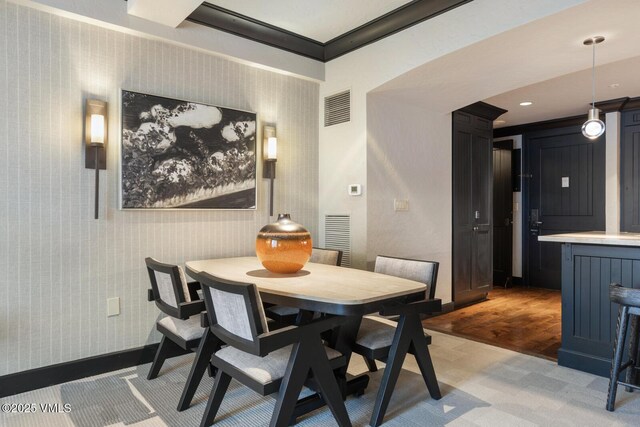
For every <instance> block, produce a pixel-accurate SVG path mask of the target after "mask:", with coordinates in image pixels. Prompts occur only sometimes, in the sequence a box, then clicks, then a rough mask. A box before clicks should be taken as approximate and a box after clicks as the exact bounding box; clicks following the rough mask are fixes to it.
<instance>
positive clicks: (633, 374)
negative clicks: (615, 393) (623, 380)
mask: <svg viewBox="0 0 640 427" xmlns="http://www.w3.org/2000/svg"><path fill="white" fill-rule="evenodd" d="M629 316H630V317H631V327H630V328H629V360H633V363H632V364H631V366H629V368H628V369H627V383H629V384H635V383H636V380H637V376H638V375H637V373H638V372H637V370H636V369H635V368H636V367H637V366H638V341H639V340H638V332H640V331H638V316H636V315H633V314H630V315H629ZM625 390H627V391H628V392H630V393H632V392H633V389H632V388H631V387H626V388H625Z"/></svg>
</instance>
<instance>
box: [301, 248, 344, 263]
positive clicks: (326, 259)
mask: <svg viewBox="0 0 640 427" xmlns="http://www.w3.org/2000/svg"><path fill="white" fill-rule="evenodd" d="M309 262H315V263H317V264H327V265H340V264H341V263H342V251H341V250H338V249H324V248H313V250H312V252H311V258H310V259H309Z"/></svg>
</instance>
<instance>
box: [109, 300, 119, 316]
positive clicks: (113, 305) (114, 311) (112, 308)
mask: <svg viewBox="0 0 640 427" xmlns="http://www.w3.org/2000/svg"><path fill="white" fill-rule="evenodd" d="M119 314H120V298H119V297H115V298H107V317H111V316H118V315H119Z"/></svg>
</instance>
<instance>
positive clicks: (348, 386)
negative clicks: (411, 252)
mask: <svg viewBox="0 0 640 427" xmlns="http://www.w3.org/2000/svg"><path fill="white" fill-rule="evenodd" d="M186 270H187V274H188V275H189V276H191V277H193V278H194V279H196V280H198V276H199V275H201V274H202V273H208V274H211V275H213V276H216V277H219V278H222V279H226V280H231V281H236V282H244V283H253V284H255V285H256V287H257V289H258V291H259V293H260V297H261V299H262V301H263V302H264V303H268V304H276V305H284V306H288V307H295V308H298V309H299V310H300V313H301V314H300V315H299V316H298V321H299V322H302V323H304V322H306V321H310V320H311V319H312V318H313V317H314V316H315V315H316V313H320V314H328V315H337V316H344V317H345V319H343V320H344V322H343V323H342V326H340V327H339V328H338V329H337V330H336V331H335V332H334V333H333V334H331V336H330V337H327V340H328V345H329V346H331V347H333V348H334V349H336V350H337V351H339V352H340V353H342V354H343V355H344V356H345V358H346V364H345V366H344V367H343V368H341V369H340V370H338V371H336V377H337V379H338V384H339V385H340V388H341V392H342V395H343V398H346V397H347V396H348V395H361V394H362V393H364V391H365V389H366V387H367V385H368V383H369V376H368V375H367V374H361V375H358V376H351V375H349V374H347V367H348V365H349V360H350V358H351V354H352V348H353V345H354V343H355V341H356V338H357V334H358V329H359V327H360V323H361V320H362V317H363V316H364V315H367V314H372V313H377V312H379V311H380V310H382V308H383V307H384V306H385V305H390V304H396V303H402V304H404V303H410V302H413V301H419V300H423V299H424V298H425V292H426V290H427V286H426V285H425V284H424V283H421V282H416V281H413V280H408V279H404V278H400V277H396V276H389V275H385V274H380V273H375V272H371V271H366V270H359V269H355V268H347V267H339V266H333V265H327V264H318V263H310V262H309V263H307V264H306V265H305V266H304V267H303V268H302V269H301V270H299V271H298V272H296V273H292V274H278V273H273V272H270V271H269V270H267V269H265V268H264V267H263V266H262V264H261V263H260V261H259V260H258V258H256V257H233V258H218V259H206V260H199V261H188V262H187V263H186ZM219 345H220V343H219V342H218V340H217V339H216V338H215V337H214V336H213V334H212V333H211V332H210V330H209V329H208V328H207V330H206V331H205V334H204V336H203V339H202V340H201V342H200V346H199V347H198V350H197V352H196V357H195V359H194V362H193V365H192V367H191V371H190V373H189V376H188V378H187V383H186V384H185V388H184V391H183V394H182V397H181V399H180V403H179V405H178V410H184V409H186V408H188V407H189V405H190V403H191V400H192V399H193V396H194V393H195V391H196V389H197V386H198V384H199V382H200V380H201V378H202V376H203V375H204V371H205V369H206V368H207V367H208V363H209V360H210V359H211V355H212V354H213V353H214V352H215V351H216V350H217V348H219ZM322 405H324V402H323V400H322V397H321V396H319V395H318V394H317V393H315V394H311V395H309V396H307V397H305V398H302V399H300V400H299V401H298V404H297V406H296V410H295V412H294V418H293V420H292V423H295V420H296V419H297V418H298V417H300V416H302V415H304V414H306V413H308V412H310V411H313V410H315V409H317V408H319V407H321V406H322Z"/></svg>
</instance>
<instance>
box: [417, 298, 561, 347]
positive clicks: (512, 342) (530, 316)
mask: <svg viewBox="0 0 640 427" xmlns="http://www.w3.org/2000/svg"><path fill="white" fill-rule="evenodd" d="M560 310H561V301H560V291H555V290H550V289H541V288H523V287H514V288H510V289H502V288H496V289H494V290H493V291H491V292H490V293H489V295H488V299H487V300H486V301H483V302H480V303H477V304H473V305H470V306H468V307H464V308H461V309H458V310H454V311H452V312H450V313H447V314H443V315H441V316H436V317H433V318H430V319H426V320H424V321H423V322H422V324H423V326H424V327H425V328H427V329H432V330H434V331H439V332H444V333H447V334H451V335H456V336H459V337H463V338H468V339H471V340H474V341H480V342H484V343H487V344H492V345H496V346H499V347H503V348H508V349H510V350H514V351H518V352H521V353H526V354H531V355H534V356H539V357H544V358H546V359H550V360H557V358H558V348H559V347H560V337H561V325H560Z"/></svg>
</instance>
